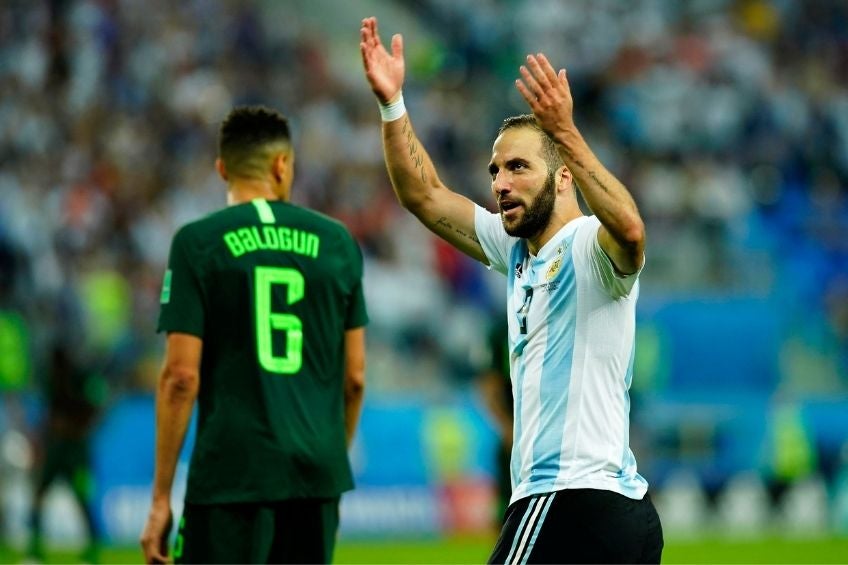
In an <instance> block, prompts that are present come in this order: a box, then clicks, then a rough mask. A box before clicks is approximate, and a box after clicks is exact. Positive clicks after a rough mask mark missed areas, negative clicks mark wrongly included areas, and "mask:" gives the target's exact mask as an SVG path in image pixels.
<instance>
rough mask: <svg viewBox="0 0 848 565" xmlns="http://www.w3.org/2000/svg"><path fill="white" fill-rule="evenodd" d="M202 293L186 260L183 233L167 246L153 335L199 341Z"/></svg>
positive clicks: (195, 275) (184, 233)
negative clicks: (179, 335)
mask: <svg viewBox="0 0 848 565" xmlns="http://www.w3.org/2000/svg"><path fill="white" fill-rule="evenodd" d="M203 323H204V313H203V292H202V288H201V284H200V278H199V276H198V274H197V272H196V271H195V266H194V265H193V264H192V262H191V261H190V260H189V249H188V237H187V232H186V229H185V228H183V229H181V230H180V231H178V232H177V234H176V235H175V236H174V239H173V241H172V242H171V252H170V255H169V257H168V269H167V270H166V271H165V276H164V278H163V280H162V294H161V297H160V299H159V324H158V327H157V331H160V332H180V333H186V334H191V335H194V336H197V337H200V338H202V337H203Z"/></svg>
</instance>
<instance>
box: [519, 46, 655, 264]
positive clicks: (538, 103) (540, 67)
mask: <svg viewBox="0 0 848 565" xmlns="http://www.w3.org/2000/svg"><path fill="white" fill-rule="evenodd" d="M520 72H521V77H522V78H521V79H518V80H516V81H515V85H516V88H518V90H519V92H521V95H522V96H523V97H524V99H525V100H526V101H527V103H528V104H529V105H530V108H531V109H532V110H533V114H534V115H535V116H536V121H538V122H539V124H540V125H541V127H542V128H543V129H544V130H545V131H546V132H548V134H550V135H551V137H553V139H554V140H555V141H556V142H557V148H558V150H559V154H560V156H561V157H562V159H563V161H565V164H566V165H567V166H568V168H569V170H570V171H571V174H572V175H573V176H574V179H575V180H576V182H577V186H578V188H579V189H580V192H581V194H582V195H583V198H584V200H586V204H587V205H588V206H589V208H591V210H592V213H593V214H595V216H597V217H598V219H599V220H600V222H601V227H600V228H599V229H598V243H600V245H601V248H602V249H603V250H604V252H605V253H606V254H607V256H609V258H610V260H612V263H613V265H614V266H615V268H616V270H617V271H618V272H619V273H620V274H622V275H628V274H632V273H635V272H637V271H638V270H639V269H641V268H642V264H643V263H644V253H645V224H644V223H643V221H642V217H641V216H640V215H639V210H638V209H637V207H636V203H635V202H634V201H633V197H632V196H631V195H630V192H628V190H627V189H626V188H625V187H624V185H623V184H621V182H620V181H619V180H618V179H617V178H615V176H614V175H613V174H612V173H611V172H609V171H608V170H607V169H606V167H604V166H603V164H601V162H600V160H598V158H597V156H595V154H594V152H593V151H592V150H591V148H590V147H589V145H588V143H586V140H585V139H584V138H583V136H582V135H581V134H580V132H579V131H578V129H577V127H576V126H575V125H574V117H573V107H574V103H573V100H572V97H571V88H570V86H569V84H568V79H567V78H566V73H565V69H561V70H560V71H559V73H557V72H555V71H554V69H553V67H552V66H551V64H550V62H549V61H548V59H547V58H546V57H545V56H544V55H543V54H541V53H539V54H537V55H528V56H527V66H526V67H525V66H522V67H521V70H520Z"/></svg>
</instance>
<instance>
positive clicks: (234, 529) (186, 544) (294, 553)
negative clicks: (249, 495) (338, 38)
mask: <svg viewBox="0 0 848 565" xmlns="http://www.w3.org/2000/svg"><path fill="white" fill-rule="evenodd" d="M338 527H339V499H338V497H335V498H330V499H299V500H288V501H284V502H275V503H265V504H258V503H257V504H251V503H240V504H187V505H186V507H185V511H184V513H183V518H182V519H181V520H180V525H179V530H178V531H177V539H176V541H175V543H174V551H173V557H174V562H175V563H331V562H332V560H333V551H334V549H335V543H336V533H337V531H338Z"/></svg>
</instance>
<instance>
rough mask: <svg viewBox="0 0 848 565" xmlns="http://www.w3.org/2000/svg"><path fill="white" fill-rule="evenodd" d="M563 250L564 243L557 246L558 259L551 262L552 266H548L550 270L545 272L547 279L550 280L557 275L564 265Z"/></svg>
mask: <svg viewBox="0 0 848 565" xmlns="http://www.w3.org/2000/svg"><path fill="white" fill-rule="evenodd" d="M562 251H563V247H562V245H560V246H559V247H557V250H556V253H557V257H556V259H554V262H553V263H551V266H550V267H548V272H547V273H545V280H548V281H549V280H551V279H552V278H554V277H555V276H556V275H557V273H558V272H559V270H560V268H561V267H562Z"/></svg>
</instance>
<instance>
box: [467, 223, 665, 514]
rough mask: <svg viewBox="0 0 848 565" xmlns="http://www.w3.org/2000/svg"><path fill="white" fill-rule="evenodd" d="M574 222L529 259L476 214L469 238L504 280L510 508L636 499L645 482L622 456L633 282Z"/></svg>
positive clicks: (518, 243)
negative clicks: (567, 496)
mask: <svg viewBox="0 0 848 565" xmlns="http://www.w3.org/2000/svg"><path fill="white" fill-rule="evenodd" d="M600 225H601V223H600V221H599V220H598V219H597V218H596V217H595V216H588V217H587V216H581V217H579V218H576V219H574V220H572V221H570V222H569V223H568V224H566V225H565V226H563V227H562V229H560V230H559V231H558V232H557V233H556V235H554V236H553V237H552V238H551V240H550V241H548V242H547V243H546V244H545V245H544V246H543V247H542V248H541V249H540V250H539V253H538V254H537V255H536V256H533V255H531V254H530V253H529V251H528V250H527V243H526V241H525V240H524V239H520V238H515V237H511V236H509V235H507V233H506V232H505V231H504V228H503V223H502V222H501V217H500V215H498V214H492V213H490V212H488V211H487V210H485V209H484V208H481V207H479V206H477V210H476V213H475V227H476V232H477V238H478V239H479V240H480V244H481V245H482V247H483V251H484V252H485V253H486V257H487V258H488V259H489V263H490V265H491V268H493V269H495V270H497V271H500V272H501V273H504V274H505V275H506V276H507V317H508V318H509V346H510V375H511V378H512V393H513V397H514V399H515V423H514V428H513V437H514V442H513V446H512V460H511V474H512V498H511V499H510V503H513V502H515V501H516V500H519V499H521V498H524V497H526V496H530V495H533V494H539V493H546V492H552V491H557V490H563V489H574V488H592V489H602V490H609V491H613V492H617V493H620V494H623V495H624V496H627V497H630V498H633V499H637V500H638V499H641V498H642V497H643V496H644V495H645V492H646V491H647V490H648V483H647V481H645V479H643V478H642V477H641V476H640V475H639V474H638V473H637V472H636V459H635V458H634V457H633V452H631V451H630V395H629V393H628V390H629V389H630V381H631V380H632V378H633V356H634V344H635V326H636V320H635V308H636V299H637V297H638V295H639V283H638V280H637V279H638V276H639V274H638V273H636V274H633V275H629V276H626V277H622V276H620V275H618V274H616V272H615V268H614V267H613V265H612V262H611V261H610V259H609V258H608V257H607V255H606V253H604V251H603V249H601V246H600V244H599V243H598V228H599V227H600Z"/></svg>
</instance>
